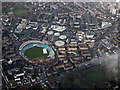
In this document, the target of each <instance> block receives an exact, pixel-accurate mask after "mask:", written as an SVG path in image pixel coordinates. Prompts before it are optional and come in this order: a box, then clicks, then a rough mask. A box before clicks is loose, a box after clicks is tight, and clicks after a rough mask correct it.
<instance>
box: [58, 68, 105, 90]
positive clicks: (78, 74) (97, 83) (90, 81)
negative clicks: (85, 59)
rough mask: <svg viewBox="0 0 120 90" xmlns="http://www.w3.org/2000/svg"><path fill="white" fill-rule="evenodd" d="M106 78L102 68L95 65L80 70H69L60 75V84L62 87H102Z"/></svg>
mask: <svg viewBox="0 0 120 90" xmlns="http://www.w3.org/2000/svg"><path fill="white" fill-rule="evenodd" d="M106 80H107V77H106V73H105V72H104V70H103V68H101V67H99V66H97V67H91V68H88V69H84V70H82V71H81V70H78V71H74V72H73V71H69V72H68V73H67V74H66V75H65V76H64V77H62V81H61V85H60V86H61V87H62V88H72V87H76V88H77V87H80V88H94V87H98V88H104V87H105V84H104V83H105V81H106Z"/></svg>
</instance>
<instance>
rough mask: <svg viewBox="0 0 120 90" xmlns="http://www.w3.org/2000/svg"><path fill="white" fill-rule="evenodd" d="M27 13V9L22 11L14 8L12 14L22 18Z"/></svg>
mask: <svg viewBox="0 0 120 90" xmlns="http://www.w3.org/2000/svg"><path fill="white" fill-rule="evenodd" d="M27 13H28V10H27V9H24V8H16V9H15V10H14V14H15V15H16V16H20V17H22V16H24V15H27Z"/></svg>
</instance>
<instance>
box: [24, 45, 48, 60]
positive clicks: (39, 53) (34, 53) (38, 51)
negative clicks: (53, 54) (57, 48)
mask: <svg viewBox="0 0 120 90" xmlns="http://www.w3.org/2000/svg"><path fill="white" fill-rule="evenodd" d="M24 55H25V56H27V57H28V58H33V59H34V58H40V57H44V58H46V57H47V56H48V55H49V51H48V50H47V54H44V53H43V48H42V47H36V46H35V47H32V48H29V49H27V50H26V51H25V53H24Z"/></svg>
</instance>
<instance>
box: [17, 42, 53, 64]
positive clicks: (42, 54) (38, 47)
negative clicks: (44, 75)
mask: <svg viewBox="0 0 120 90" xmlns="http://www.w3.org/2000/svg"><path fill="white" fill-rule="evenodd" d="M19 54H20V56H22V57H23V58H24V59H25V60H27V61H29V62H32V63H35V62H44V61H49V60H54V59H55V53H54V51H53V50H52V48H50V47H49V46H48V45H47V44H45V43H43V42H41V41H35V40H30V41H26V42H24V43H23V44H22V45H21V46H20V47H19Z"/></svg>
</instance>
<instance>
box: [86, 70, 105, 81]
mask: <svg viewBox="0 0 120 90" xmlns="http://www.w3.org/2000/svg"><path fill="white" fill-rule="evenodd" d="M104 78H105V73H104V72H103V71H92V72H89V73H88V74H87V75H86V79H88V80H91V81H96V82H97V81H101V80H103V79H104Z"/></svg>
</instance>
